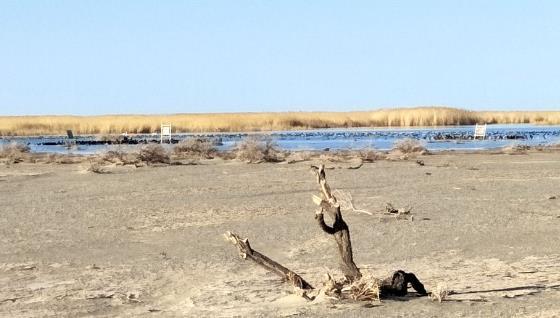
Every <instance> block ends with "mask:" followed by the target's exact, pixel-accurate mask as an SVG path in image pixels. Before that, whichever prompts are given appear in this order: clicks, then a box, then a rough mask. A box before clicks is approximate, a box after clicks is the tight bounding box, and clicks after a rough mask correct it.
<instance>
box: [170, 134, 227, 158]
mask: <svg viewBox="0 0 560 318" xmlns="http://www.w3.org/2000/svg"><path fill="white" fill-rule="evenodd" d="M173 152H175V154H177V155H186V156H189V157H197V158H204V159H212V158H214V156H215V155H216V152H217V149H216V147H214V143H213V142H212V141H211V140H210V139H208V138H187V139H184V140H181V142H179V143H178V144H177V145H176V146H175V147H174V148H173Z"/></svg>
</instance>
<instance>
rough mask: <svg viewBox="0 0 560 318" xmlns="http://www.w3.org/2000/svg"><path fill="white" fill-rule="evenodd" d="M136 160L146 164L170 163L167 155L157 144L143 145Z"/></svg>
mask: <svg viewBox="0 0 560 318" xmlns="http://www.w3.org/2000/svg"><path fill="white" fill-rule="evenodd" d="M138 158H139V159H140V160H142V161H144V162H147V163H170V162H171V160H170V158H169V154H168V153H167V151H166V150H165V148H163V146H161V145H158V144H151V145H145V146H143V147H142V148H141V149H140V153H139V154H138Z"/></svg>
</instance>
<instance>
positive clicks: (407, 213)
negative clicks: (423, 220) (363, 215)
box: [385, 202, 414, 221]
mask: <svg viewBox="0 0 560 318" xmlns="http://www.w3.org/2000/svg"><path fill="white" fill-rule="evenodd" d="M411 212H412V207H411V206H406V207H404V208H400V209H397V208H395V207H394V206H393V205H392V204H391V203H389V202H387V203H385V214H388V215H393V216H394V217H395V218H397V219H399V218H402V219H407V220H408V219H409V218H410V220H411V221H413V220H414V216H413V215H412V213H411Z"/></svg>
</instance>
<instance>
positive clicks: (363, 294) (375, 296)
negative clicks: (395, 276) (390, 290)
mask: <svg viewBox="0 0 560 318" xmlns="http://www.w3.org/2000/svg"><path fill="white" fill-rule="evenodd" d="M380 283H381V281H380V280H379V279H377V278H375V277H373V276H371V275H364V276H362V277H361V278H360V279H358V280H355V281H354V282H352V284H351V285H350V286H348V287H345V288H344V289H342V291H343V292H345V291H346V292H348V294H349V296H350V298H352V299H354V300H359V301H379V299H380V297H379V296H380V293H381V288H380Z"/></svg>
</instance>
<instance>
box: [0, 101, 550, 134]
mask: <svg viewBox="0 0 560 318" xmlns="http://www.w3.org/2000/svg"><path fill="white" fill-rule="evenodd" d="M161 122H171V123H173V129H174V131H176V132H236V131H271V130H293V129H312V128H346V127H410V126H445V125H473V124H475V123H488V124H520V123H533V124H560V111H548V112H474V111H467V110H463V109H456V108H450V107H416V108H396V109H381V110H375V111H363V112H285V113H230V114H225V113H224V114H176V115H106V116H4V117H0V136H15V135H21V136H24V135H26V136H29V135H64V134H66V130H67V129H71V130H73V131H74V133H75V134H120V133H124V132H128V133H131V134H134V133H156V132H159V129H160V124H161Z"/></svg>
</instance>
